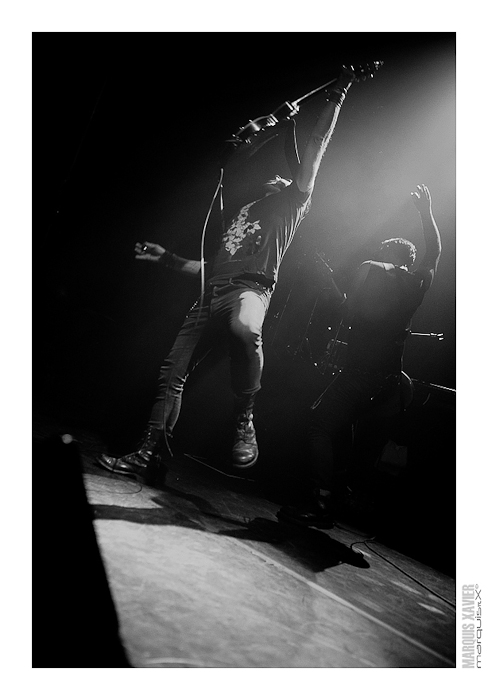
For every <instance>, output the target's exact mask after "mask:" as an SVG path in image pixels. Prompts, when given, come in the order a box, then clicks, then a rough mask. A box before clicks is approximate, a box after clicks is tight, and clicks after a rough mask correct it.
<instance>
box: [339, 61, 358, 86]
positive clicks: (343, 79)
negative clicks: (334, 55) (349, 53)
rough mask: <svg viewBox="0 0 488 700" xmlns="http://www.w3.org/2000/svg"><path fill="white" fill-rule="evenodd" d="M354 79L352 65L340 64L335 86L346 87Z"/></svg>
mask: <svg viewBox="0 0 488 700" xmlns="http://www.w3.org/2000/svg"><path fill="white" fill-rule="evenodd" d="M355 80H356V74H355V73H354V68H353V67H352V66H342V70H341V72H340V75H339V77H338V78H337V81H336V86H337V87H339V88H348V87H349V86H350V85H351V83H353V82H354V81H355Z"/></svg>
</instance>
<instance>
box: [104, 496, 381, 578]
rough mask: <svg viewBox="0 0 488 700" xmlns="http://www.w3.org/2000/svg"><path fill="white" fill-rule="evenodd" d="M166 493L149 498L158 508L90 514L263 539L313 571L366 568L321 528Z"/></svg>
mask: <svg viewBox="0 0 488 700" xmlns="http://www.w3.org/2000/svg"><path fill="white" fill-rule="evenodd" d="M165 493H166V494H168V495H169V496H170V498H167V499H165V498H164V496H161V497H158V496H156V497H153V498H152V501H153V502H154V503H155V504H157V505H160V506H161V507H160V508H134V507H125V506H119V505H102V504H96V505H93V506H92V509H93V516H94V518H96V519H100V520H102V519H103V520H126V521H128V522H135V523H139V524H146V525H156V526H161V525H173V526H176V527H187V528H190V529H194V530H200V531H205V532H211V533H213V534H217V535H223V536H225V537H232V538H235V539H239V540H246V541H251V542H265V543H268V544H272V545H273V546H274V547H276V548H277V549H278V550H280V551H281V552H283V553H285V554H287V555H288V556H290V557H292V558H293V559H295V560H296V561H298V562H299V563H301V564H302V565H303V566H305V567H307V568H308V569H310V570H311V571H313V572H319V571H323V570H324V569H328V568H331V567H333V566H338V565H339V564H343V563H347V564H350V565H352V566H355V567H358V568H369V564H368V562H367V561H366V560H365V559H364V558H363V556H362V555H361V554H358V553H357V552H354V551H353V550H352V549H351V548H350V547H347V546H346V545H344V544H342V543H340V542H337V541H336V540H334V539H333V538H332V537H329V535H327V534H326V533H325V532H323V531H321V530H316V529H313V528H306V527H304V528H300V527H294V526H290V525H287V524H283V523H279V522H277V521H273V520H269V519H268V518H263V517H255V518H249V519H247V518H244V519H239V518H232V517H229V516H223V515H221V514H220V513H219V512H218V510H216V508H215V507H214V506H213V505H212V504H211V503H209V501H207V500H206V499H204V498H202V497H201V496H197V495H195V494H191V493H186V492H183V491H180V490H177V489H174V488H169V487H168V488H166V489H165ZM186 504H191V505H190V506H187V505H186ZM192 506H195V508H192ZM250 510H251V508H250ZM229 526H230V527H229Z"/></svg>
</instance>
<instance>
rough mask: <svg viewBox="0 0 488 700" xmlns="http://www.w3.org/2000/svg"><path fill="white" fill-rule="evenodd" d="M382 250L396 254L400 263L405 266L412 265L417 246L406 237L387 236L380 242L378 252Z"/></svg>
mask: <svg viewBox="0 0 488 700" xmlns="http://www.w3.org/2000/svg"><path fill="white" fill-rule="evenodd" d="M384 250H391V251H393V252H394V253H395V255H397V256H398V259H399V260H400V261H401V263H402V265H406V267H407V268H410V267H412V265H413V264H414V262H415V258H416V257H417V248H416V247H415V246H414V244H413V243H411V242H410V241H407V239H406V238H388V239H387V240H386V241H382V243H380V253H382V252H383V251H384Z"/></svg>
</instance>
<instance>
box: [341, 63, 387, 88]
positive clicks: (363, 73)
mask: <svg viewBox="0 0 488 700" xmlns="http://www.w3.org/2000/svg"><path fill="white" fill-rule="evenodd" d="M382 65H383V61H373V62H372V63H365V64H364V65H360V66H357V67H354V66H351V67H350V68H349V70H352V72H353V73H354V75H355V76H356V77H355V78H354V82H356V83H359V81H360V80H367V79H368V78H374V75H375V73H376V72H377V71H379V69H380V68H381V66H382Z"/></svg>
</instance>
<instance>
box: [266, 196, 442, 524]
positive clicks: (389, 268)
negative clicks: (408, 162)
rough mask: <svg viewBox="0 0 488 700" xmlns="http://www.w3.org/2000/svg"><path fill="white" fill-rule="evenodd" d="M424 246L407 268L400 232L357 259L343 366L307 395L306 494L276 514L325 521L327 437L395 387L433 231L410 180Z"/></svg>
mask: <svg viewBox="0 0 488 700" xmlns="http://www.w3.org/2000/svg"><path fill="white" fill-rule="evenodd" d="M412 199H413V202H414V204H415V206H416V208H417V210H418V212H419V214H420V219H421V223H422V230H423V235H424V240H425V254H424V257H423V259H422V261H421V263H420V265H419V267H418V268H417V270H415V271H413V272H412V271H411V268H412V266H413V264H414V262H415V257H416V250H415V246H414V245H413V244H412V243H411V242H410V241H407V240H405V239H404V238H391V239H389V240H386V241H383V243H382V244H381V246H380V250H379V252H378V255H377V257H376V259H375V260H368V261H366V262H363V263H362V265H360V267H359V269H358V270H357V273H356V276H355V279H354V280H353V283H352V288H351V290H350V292H349V294H348V299H347V302H346V303H347V307H348V313H347V316H348V326H349V332H348V338H347V355H346V361H345V366H344V369H343V370H342V371H341V372H340V373H339V374H337V375H336V377H335V378H334V380H333V381H332V383H331V384H330V385H329V386H328V387H327V389H326V391H325V392H324V393H323V394H322V397H320V399H319V400H318V401H316V402H315V404H314V406H313V410H312V418H311V422H310V427H309V434H308V456H309V465H308V466H309V467H310V471H311V474H310V483H309V495H308V496H307V497H306V498H305V499H304V500H303V502H302V503H300V504H298V505H288V506H284V507H283V508H281V510H280V511H279V513H278V517H279V518H280V519H282V520H285V521H287V522H292V523H296V524H301V525H316V526H319V527H320V525H323V526H330V525H332V524H333V516H334V501H335V498H334V493H333V488H332V486H333V469H334V450H333V445H334V439H335V438H336V436H337V435H338V433H339V431H340V430H341V429H342V428H343V427H344V426H346V425H347V424H350V423H352V422H353V421H354V420H355V419H356V417H358V415H360V413H361V412H362V411H364V410H367V409H368V406H370V405H371V400H372V399H374V398H375V397H376V396H378V395H379V394H380V392H383V391H385V392H389V391H390V390H391V391H395V389H399V387H400V379H401V372H402V358H403V349H404V343H405V339H406V337H407V335H408V331H409V328H410V322H411V319H412V316H413V314H414V313H415V311H416V309H417V308H418V307H419V306H420V304H421V303H422V301H423V298H424V295H425V293H426V292H427V290H428V289H429V288H430V285H431V284H432V281H433V279H434V275H435V273H436V270H437V265H438V262H439V258H440V254H441V239H440V236H439V231H438V228H437V225H436V223H435V220H434V216H433V214H432V202H431V196H430V192H429V190H428V188H427V187H426V186H425V185H417V188H416V190H415V192H412Z"/></svg>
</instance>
